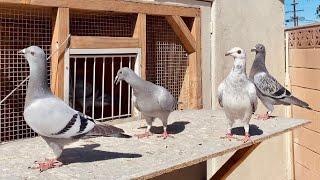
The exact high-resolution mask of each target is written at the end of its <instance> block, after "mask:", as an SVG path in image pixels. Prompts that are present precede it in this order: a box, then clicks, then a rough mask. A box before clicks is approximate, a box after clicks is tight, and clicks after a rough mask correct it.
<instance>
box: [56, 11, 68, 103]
mask: <svg viewBox="0 0 320 180" xmlns="http://www.w3.org/2000/svg"><path fill="white" fill-rule="evenodd" d="M53 15H54V17H53V23H54V25H53V27H54V28H53V36H52V43H51V49H52V50H51V52H55V51H56V50H57V49H58V48H60V49H59V50H58V51H57V52H56V53H55V54H53V55H52V57H51V90H52V92H53V93H54V94H55V95H56V96H57V97H59V98H61V99H63V98H64V97H63V96H64V53H65V49H66V47H67V45H68V43H65V44H64V45H63V46H61V44H62V43H63V42H64V41H65V40H66V38H67V37H68V35H69V28H70V26H69V24H70V23H69V8H57V9H54V13H53ZM60 46H61V47H60Z"/></svg>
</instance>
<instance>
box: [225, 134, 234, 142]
mask: <svg viewBox="0 0 320 180" xmlns="http://www.w3.org/2000/svg"><path fill="white" fill-rule="evenodd" d="M226 138H227V139H228V140H229V141H231V139H233V134H232V133H227V134H226Z"/></svg>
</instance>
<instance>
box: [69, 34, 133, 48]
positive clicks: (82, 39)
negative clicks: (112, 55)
mask: <svg viewBox="0 0 320 180" xmlns="http://www.w3.org/2000/svg"><path fill="white" fill-rule="evenodd" d="M138 47H139V39H137V38H128V37H101V36H71V42H70V48H74V49H109V48H138Z"/></svg>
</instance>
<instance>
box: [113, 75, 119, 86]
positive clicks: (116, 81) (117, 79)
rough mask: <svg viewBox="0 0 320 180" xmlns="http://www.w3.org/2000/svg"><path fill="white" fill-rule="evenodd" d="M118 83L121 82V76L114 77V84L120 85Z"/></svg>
mask: <svg viewBox="0 0 320 180" xmlns="http://www.w3.org/2000/svg"><path fill="white" fill-rule="evenodd" d="M118 83H119V77H118V76H116V77H115V78H114V84H115V85H118Z"/></svg>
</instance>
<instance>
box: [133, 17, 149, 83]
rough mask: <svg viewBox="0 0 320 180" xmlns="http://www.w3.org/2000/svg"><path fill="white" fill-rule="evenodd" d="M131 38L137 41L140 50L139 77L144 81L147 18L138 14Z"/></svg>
mask: <svg viewBox="0 0 320 180" xmlns="http://www.w3.org/2000/svg"><path fill="white" fill-rule="evenodd" d="M133 38H138V39H139V47H140V48H141V56H140V58H141V59H140V63H141V77H142V78H143V79H146V59H147V16H146V14H143V13H139V14H138V17H137V21H136V25H135V28H134V33H133Z"/></svg>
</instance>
